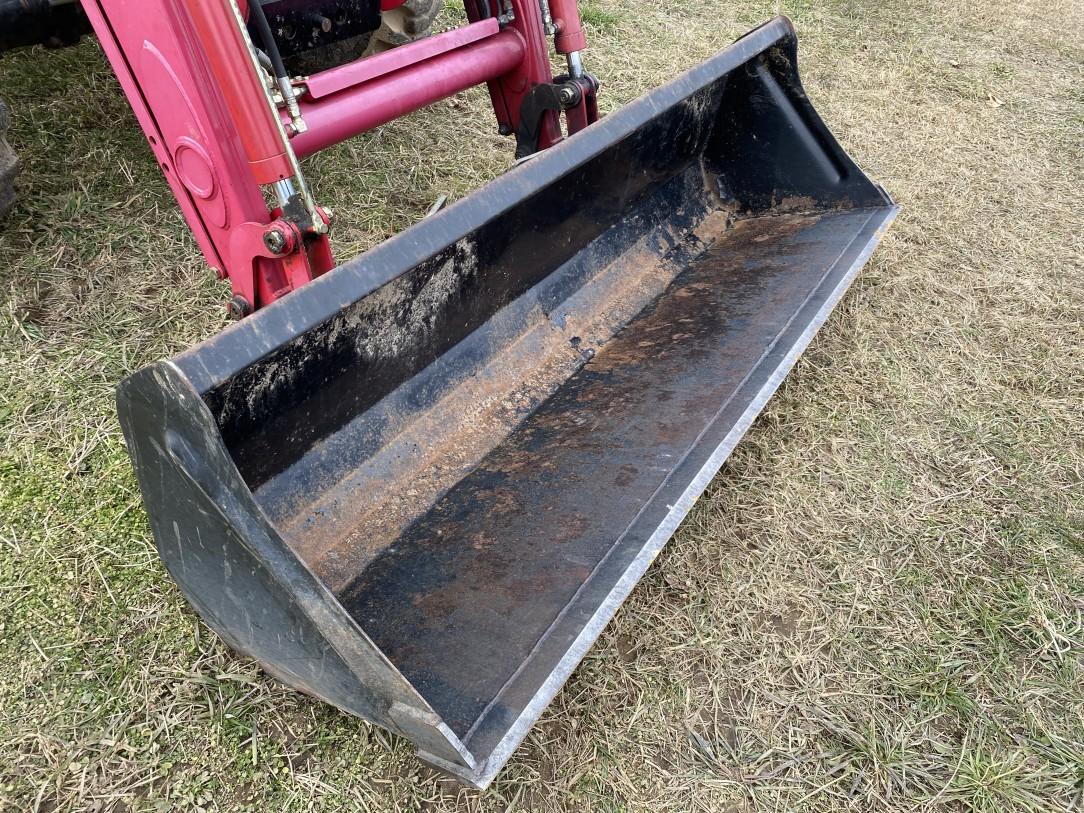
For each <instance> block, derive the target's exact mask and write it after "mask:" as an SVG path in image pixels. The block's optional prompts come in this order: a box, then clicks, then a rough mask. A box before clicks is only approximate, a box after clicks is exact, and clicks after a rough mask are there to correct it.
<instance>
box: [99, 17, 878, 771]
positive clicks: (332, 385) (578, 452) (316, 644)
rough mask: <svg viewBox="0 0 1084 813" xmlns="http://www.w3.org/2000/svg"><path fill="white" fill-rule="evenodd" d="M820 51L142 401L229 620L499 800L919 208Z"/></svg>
mask: <svg viewBox="0 0 1084 813" xmlns="http://www.w3.org/2000/svg"><path fill="white" fill-rule="evenodd" d="M796 58H797V57H796V42H795V38H794V33H793V30H792V28H791V27H790V25H789V23H788V22H787V21H785V20H782V19H779V20H776V21H773V22H772V23H770V24H768V25H766V26H764V27H762V28H760V29H758V30H756V31H754V32H752V33H751V34H750V35H748V36H747V37H745V38H743V39H742V40H739V41H738V43H736V44H735V45H734V46H733V47H731V48H730V49H727V50H726V51H724V52H722V53H721V54H719V55H718V56H716V57H714V58H713V59H711V60H708V61H707V62H706V63H704V64H703V65H701V66H699V67H697V68H696V69H694V70H693V71H691V72H690V73H689V74H686V75H684V76H682V77H679V78H678V79H676V80H675V81H674V82H672V83H670V84H668V85H666V86H664V87H662V88H659V89H658V90H655V91H653V92H652V93H651V94H649V95H648V96H647V97H645V98H643V99H640V100H638V101H637V102H634V103H633V104H631V105H629V106H627V107H626V108H624V109H622V110H621V111H619V112H618V113H616V114H614V115H612V116H610V117H608V118H606V119H604V120H602V121H600V122H599V123H597V124H595V125H592V126H590V127H588V128H587V129H586V130H584V131H583V132H581V133H580V134H578V135H576V136H575V137H573V138H571V139H569V140H568V141H566V142H563V143H562V144H560V145H558V146H557V147H555V148H553V149H552V150H549V151H547V152H545V153H543V154H541V155H540V156H539V157H537V158H535V159H533V160H532V161H530V162H527V163H526V164H524V165H522V166H520V167H518V168H516V169H515V170H513V171H511V172H509V173H508V174H507V175H505V176H504V177H502V178H500V179H498V180H497V181H495V182H494V183H492V184H490V185H488V186H487V187H485V188H483V189H482V190H479V191H478V192H476V193H475V194H473V195H472V196H470V197H469V198H467V199H465V200H463V201H460V202H459V203H456V204H454V205H453V206H451V207H449V208H448V209H447V210H445V211H443V212H440V213H438V214H436V215H434V216H433V217H431V218H427V219H426V220H425V221H423V222H422V223H420V224H418V225H417V226H415V227H412V228H411V229H409V230H407V231H406V232H405V233H403V234H402V235H399V236H398V237H396V238H393V239H391V240H389V241H387V242H386V243H384V244H382V245H381V246H379V247H377V248H376V249H374V250H372V251H370V252H368V253H366V254H365V255H363V256H362V257H359V258H358V259H357V260H355V261H352V262H350V263H347V264H346V265H344V266H342V267H340V268H338V269H335V270H334V271H332V272H330V273H328V274H326V275H325V276H323V277H321V278H319V279H317V280H315V281H314V282H312V283H310V284H308V285H306V286H304V287H303V288H302V289H301V290H299V291H296V292H295V293H292V294H291V295H290V296H288V297H285V298H283V299H282V300H280V301H278V302H276V303H275V304H274V305H272V306H271V307H268V308H266V309H264V310H262V311H260V312H257V313H256V314H254V315H253V316H251V317H249V318H247V319H245V320H244V321H243V322H241V323H239V324H238V325H235V326H234V327H232V328H230V329H228V330H226V331H224V332H223V333H222V334H220V335H219V336H216V337H214V338H213V339H211V340H209V341H208V342H205V343H204V344H202V345H201V346H199V347H198V348H195V349H194V350H192V351H189V352H188V353H185V354H182V355H181V356H178V357H177V358H176V359H174V360H172V361H170V362H164V363H162V364H160V365H157V366H156V367H152V368H150V369H148V370H145V371H142V372H141V373H139V374H137V375H136V376H134V377H133V378H131V379H129V380H128V381H126V382H124V383H123V384H122V386H121V388H120V394H119V401H120V405H121V420H122V424H123V426H124V428H125V433H126V437H127V439H128V442H129V446H130V448H131V450H132V455H133V461H134V463H135V468H136V471H137V474H138V476H139V479H140V484H141V488H142V489H143V493H144V499H145V501H146V504H147V507H148V511H149V513H150V516H151V522H152V526H153V528H154V531H155V537H156V539H157V540H158V545H159V550H160V552H161V554H162V557H163V559H164V560H165V561H166V563H167V566H168V567H169V568H170V571H171V573H173V574H174V576H175V578H177V581H178V583H179V584H180V585H181V587H182V589H183V590H184V592H185V594H186V595H188V596H189V597H190V598H191V600H192V601H193V603H194V604H195V606H196V607H197V609H199V611H200V613H201V614H202V615H203V616H204V617H205V618H207V619H208V622H209V623H210V624H211V625H212V626H213V627H214V628H215V629H216V630H218V631H220V632H221V634H222V635H223V636H224V637H225V638H226V639H227V640H228V641H230V642H231V644H233V645H234V646H236V647H238V648H240V649H242V650H243V651H245V652H248V653H250V654H253V655H254V656H255V657H258V658H259V659H260V660H261V662H263V663H264V664H265V665H266V666H267V667H268V669H269V670H271V671H272V673H273V674H276V675H278V676H280V677H281V678H282V679H283V680H285V681H287V682H288V683H290V684H291V685H294V686H297V687H298V688H301V689H302V690H304V691H309V692H312V693H314V694H317V695H318V696H320V697H323V698H324V699H326V700H328V701H329V702H332V703H334V704H335V705H337V706H339V707H340V708H343V709H346V710H347V711H350V712H352V713H355V714H359V715H360V716H363V717H366V718H367V719H371V720H373V721H375V722H377V723H379V724H380V725H383V726H385V727H388V728H390V729H391V730H393V731H397V732H400V733H403V734H405V735H406V736H409V737H410V738H411V739H412V740H413V741H414V742H415V743H416V744H417V745H418V748H419V751H420V753H422V755H423V756H424V758H425V759H427V760H428V761H430V762H431V763H433V764H435V765H438V766H440V767H442V768H444V769H447V770H448V771H450V772H452V773H453V774H455V775H456V776H458V777H459V778H461V779H462V780H464V781H466V782H469V783H471V784H474V785H477V786H484V785H485V784H487V783H488V782H489V781H490V780H492V778H493V776H494V775H495V774H496V772H497V771H498V770H499V769H500V767H501V765H503V764H504V762H505V761H506V760H507V759H508V757H509V756H510V755H511V753H512V751H513V750H514V749H515V747H516V746H517V745H518V744H519V742H520V741H521V740H522V738H523V737H524V736H525V735H526V732H527V730H528V728H529V726H530V725H531V723H533V721H534V720H535V719H537V717H538V715H539V714H541V713H542V711H543V709H544V708H545V705H546V704H547V703H548V702H549V700H550V699H551V698H552V697H553V695H554V693H555V692H556V691H557V690H558V689H559V687H560V685H561V684H562V683H563V682H564V680H565V679H567V677H568V675H569V674H570V673H571V671H572V669H573V668H574V667H575V665H576V664H577V663H578V662H579V660H580V658H582V657H583V655H584V653H585V652H586V651H587V648H588V647H589V646H590V644H591V642H593V641H594V639H595V638H596V637H597V636H598V634H599V632H600V631H601V629H602V627H603V626H604V625H605V623H606V622H607V621H608V619H609V618H610V617H611V616H612V615H613V613H614V612H615V611H616V610H617V607H618V606H619V605H620V603H621V601H622V600H623V599H624V598H625V596H626V595H627V594H628V592H629V591H630V590H631V589H632V587H633V586H634V584H635V582H636V580H637V579H638V578H639V576H640V575H641V574H642V573H643V571H644V569H645V568H646V567H647V566H648V564H649V563H650V562H651V560H652V559H653V558H654V556H655V555H656V554H657V553H658V551H659V550H660V549H661V547H662V545H663V544H664V543H665V541H666V539H667V538H669V536H670V534H672V533H673V531H674V529H675V528H676V526H677V523H678V522H680V520H681V518H682V517H683V516H684V515H685V514H686V512H687V511H688V510H689V508H690V507H691V506H692V504H693V501H694V500H695V499H696V497H697V496H698V495H699V493H700V492H701V491H702V490H703V488H704V487H705V485H706V484H707V482H708V481H709V480H710V478H711V477H712V476H713V475H714V473H715V472H716V471H717V470H718V468H719V466H721V465H722V462H723V460H725V457H726V455H727V454H728V453H729V452H730V450H731V449H732V448H733V446H734V444H735V443H737V441H738V439H739V438H740V437H741V435H742V434H743V433H744V431H745V430H746V429H747V428H748V426H749V423H750V422H751V421H752V420H753V419H754V417H755V416H756V414H757V413H758V412H759V411H760V409H761V408H762V407H763V405H764V403H765V401H766V400H767V398H768V397H770V395H771V393H772V392H773V391H774V389H775V387H776V386H778V384H779V382H780V381H781V380H782V377H783V376H784V375H785V374H786V371H787V370H788V369H789V368H790V366H791V365H792V364H793V362H794V360H795V359H796V358H797V355H798V354H799V353H800V352H801V350H802V349H803V348H804V347H805V345H806V344H807V343H808V341H809V340H810V338H811V337H812V335H813V333H814V332H815V331H816V329H817V327H819V325H820V324H821V322H822V321H823V320H824V318H826V316H827V314H828V313H829V312H830V311H831V309H832V307H833V306H834V304H835V303H836V302H837V301H838V299H839V297H840V296H841V295H842V294H843V292H844V291H845V290H846V287H847V285H848V284H849V282H850V280H851V279H852V278H853V276H854V274H856V273H857V271H858V269H859V268H860V267H861V265H862V263H863V262H864V261H865V259H866V258H867V257H868V255H869V253H870V252H871V251H872V250H873V247H874V246H875V245H876V243H877V241H878V240H879V237H880V234H881V232H882V231H883V229H884V227H885V226H886V225H887V223H888V222H889V221H890V220H891V218H892V216H893V215H894V212H895V207H894V204H893V203H892V201H891V200H890V198H888V196H887V195H886V194H885V193H884V192H883V191H882V190H880V189H879V188H878V187H877V186H876V185H875V184H873V183H871V182H870V181H869V180H868V179H867V178H866V177H865V176H864V175H863V174H862V172H861V171H860V170H859V169H858V168H857V166H855V164H854V163H853V162H852V161H851V159H850V158H849V157H848V156H847V155H846V154H845V153H844V152H843V151H842V149H841V148H840V147H839V145H838V144H837V143H836V142H835V140H834V139H833V138H832V136H831V135H830V133H829V132H828V130H827V129H826V128H825V127H824V125H823V123H822V122H821V121H820V119H819V118H818V117H817V114H816V113H815V111H814V110H813V108H812V106H811V105H810V104H809V102H808V100H807V99H806V97H805V95H804V92H803V91H802V89H801V84H800V82H799V80H798V75H797V72H796V69H795V64H796ZM193 556H195V557H196V562H197V564H196V565H193V564H192V559H191V557H193ZM220 564H221V565H223V567H222V569H221V570H220V569H218V565H220ZM238 574H241V575H238ZM234 580H240V581H238V582H237V583H238V585H239V586H240V587H241V588H243V589H239V590H234V588H233V584H234Z"/></svg>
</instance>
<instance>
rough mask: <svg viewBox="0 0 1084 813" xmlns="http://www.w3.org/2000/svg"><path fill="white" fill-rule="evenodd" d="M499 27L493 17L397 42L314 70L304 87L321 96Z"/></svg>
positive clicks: (451, 48)
mask: <svg viewBox="0 0 1084 813" xmlns="http://www.w3.org/2000/svg"><path fill="white" fill-rule="evenodd" d="M500 30H501V26H500V24H499V23H498V22H497V21H496V20H494V19H492V18H490V19H488V20H482V21H481V22H477V23H471V24H470V25H467V26H464V27H463V28H456V29H453V30H451V31H445V32H444V33H443V34H436V35H434V36H432V37H426V38H425V39H421V40H418V41H417V42H411V43H408V44H407V45H400V46H399V47H398V48H392V49H391V50H390V51H384V52H382V53H379V54H374V55H373V56H371V57H368V58H367V59H359V60H356V61H354V62H348V63H346V64H345V65H341V66H339V67H337V68H332V69H331V70H327V71H322V72H321V73H316V74H313V75H312V76H310V77H308V78H307V79H306V80H305V87H306V88H307V89H308V95H309V96H310V97H311V98H313V99H322V98H323V97H325V96H330V95H331V94H333V93H338V92H339V91H342V90H346V89H347V88H351V87H356V86H357V85H360V84H362V83H363V82H368V81H370V80H372V79H376V78H377V77H379V76H385V75H387V74H389V73H392V72H394V71H398V70H401V69H403V68H407V67H409V66H411V65H416V64H417V63H419V62H424V61H425V60H427V59H432V58H433V57H435V56H439V55H440V54H444V53H447V52H448V51H454V50H455V49H456V48H462V47H463V46H464V45H470V44H471V43H472V42H478V41H479V40H483V39H485V38H487V37H492V36H494V35H495V34H498V33H499V32H500Z"/></svg>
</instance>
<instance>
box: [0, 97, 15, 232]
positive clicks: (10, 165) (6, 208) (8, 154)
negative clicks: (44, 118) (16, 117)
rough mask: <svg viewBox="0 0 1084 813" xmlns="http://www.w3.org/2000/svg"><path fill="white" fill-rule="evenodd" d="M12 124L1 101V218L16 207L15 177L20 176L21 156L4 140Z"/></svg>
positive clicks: (5, 106)
mask: <svg viewBox="0 0 1084 813" xmlns="http://www.w3.org/2000/svg"><path fill="white" fill-rule="evenodd" d="M10 124H11V116H9V115H8V108H7V105H5V104H4V102H3V100H0V217H4V215H6V214H7V213H8V212H10V211H11V207H12V206H14V205H15V176H16V175H18V174H19V156H17V155H16V154H15V150H13V149H12V148H11V145H10V144H8V142H7V140H6V139H5V138H4V135H5V134H6V133H7V131H8V127H9V126H10Z"/></svg>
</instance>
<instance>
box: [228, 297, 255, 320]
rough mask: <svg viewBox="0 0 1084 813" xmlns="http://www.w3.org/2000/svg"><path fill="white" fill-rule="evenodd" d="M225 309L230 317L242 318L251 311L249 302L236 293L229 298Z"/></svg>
mask: <svg viewBox="0 0 1084 813" xmlns="http://www.w3.org/2000/svg"><path fill="white" fill-rule="evenodd" d="M226 310H227V311H228V312H229V315H230V317H231V318H232V319H244V318H245V317H246V316H248V315H249V314H250V313H252V305H250V304H249V302H248V300H247V299H245V298H244V297H243V296H241V295H240V294H238V295H237V296H235V297H234V298H233V299H231V300H230V304H229V305H228V306H227V308H226Z"/></svg>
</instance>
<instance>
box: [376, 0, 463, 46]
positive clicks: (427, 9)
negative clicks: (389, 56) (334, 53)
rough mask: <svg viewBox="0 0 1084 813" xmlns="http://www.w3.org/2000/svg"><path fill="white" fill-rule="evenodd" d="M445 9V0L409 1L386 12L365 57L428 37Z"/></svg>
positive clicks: (381, 17) (382, 15)
mask: <svg viewBox="0 0 1084 813" xmlns="http://www.w3.org/2000/svg"><path fill="white" fill-rule="evenodd" d="M443 8H444V0H407V1H406V2H405V3H403V5H401V6H399V7H398V8H393V9H392V10H391V11H385V12H384V13H383V14H381V15H380V28H378V29H377V30H376V31H374V32H373V35H372V37H370V39H369V45H368V47H366V49H365V55H366V56H369V55H370V54H377V53H380V52H381V51H387V50H388V49H390V48H395V47H396V46H398V45H405V44H406V43H408V42H414V40H420V39H422V38H423V37H428V36H429V35H430V34H431V33H432V31H433V23H434V21H435V20H436V19H437V15H438V14H440V12H441V9H443Z"/></svg>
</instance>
